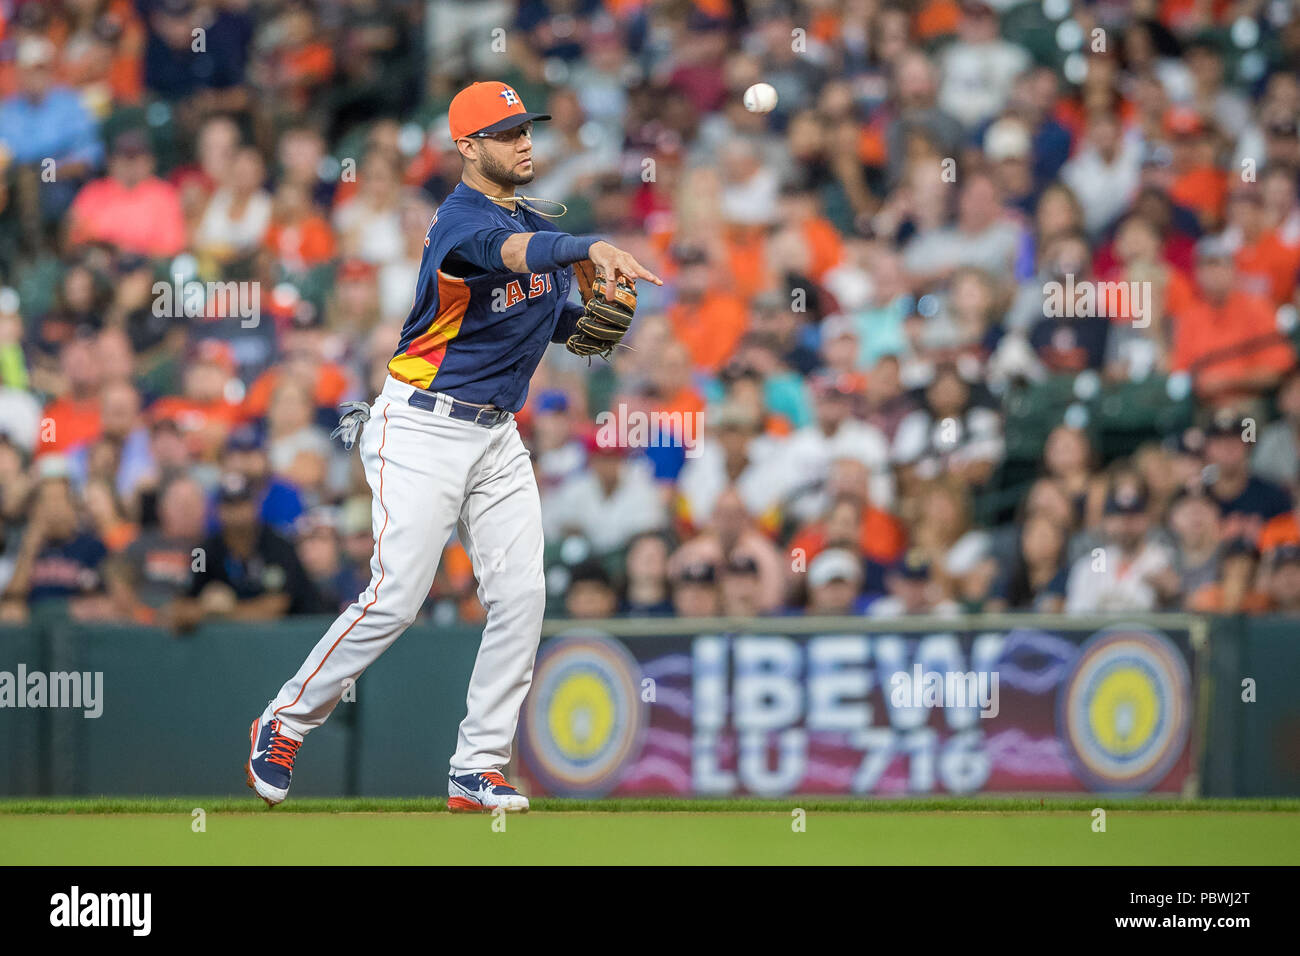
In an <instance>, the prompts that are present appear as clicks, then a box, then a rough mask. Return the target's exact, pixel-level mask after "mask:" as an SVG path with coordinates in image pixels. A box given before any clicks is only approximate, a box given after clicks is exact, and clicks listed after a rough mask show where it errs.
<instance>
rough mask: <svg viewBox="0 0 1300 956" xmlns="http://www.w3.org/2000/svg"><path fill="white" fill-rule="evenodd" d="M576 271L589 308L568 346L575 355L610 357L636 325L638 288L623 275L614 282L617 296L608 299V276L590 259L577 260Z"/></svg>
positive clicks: (571, 336)
mask: <svg viewBox="0 0 1300 956" xmlns="http://www.w3.org/2000/svg"><path fill="white" fill-rule="evenodd" d="M573 272H574V276H575V277H576V278H577V280H578V291H579V292H580V293H581V294H582V302H583V305H584V306H586V310H585V311H584V312H583V314H582V317H581V318H579V319H578V324H577V328H576V331H575V332H574V333H573V334H572V335H570V336H569V340H568V341H567V342H565V343H564V346H565V348H567V349H568V350H569V351H570V352H572V353H573V354H574V355H582V356H585V357H586V358H591V357H592V356H593V355H599V356H601V357H602V358H609V356H610V354H611V353H612V352H613V351H614V349H615V348H616V347H617V346H618V344H619V343H620V342H621V341H622V340H623V336H624V335H626V334H627V330H628V329H629V328H631V326H632V316H633V315H635V314H636V289H635V288H634V287H633V285H632V283H631V281H629V280H628V279H625V278H623V277H621V276H620V277H619V279H618V282H617V284H616V285H615V286H614V298H613V299H610V300H606V298H605V277H604V276H602V275H597V274H596V269H595V267H594V266H593V265H592V264H591V261H590V260H584V261H582V262H579V263H576V264H575V265H574V267H573Z"/></svg>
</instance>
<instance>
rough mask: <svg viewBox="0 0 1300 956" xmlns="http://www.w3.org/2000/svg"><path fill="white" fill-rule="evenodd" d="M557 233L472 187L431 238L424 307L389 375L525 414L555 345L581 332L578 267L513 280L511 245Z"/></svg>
mask: <svg viewBox="0 0 1300 956" xmlns="http://www.w3.org/2000/svg"><path fill="white" fill-rule="evenodd" d="M547 231H555V227H554V226H553V225H551V223H550V222H549V221H548V220H547V219H545V218H544V217H542V216H539V215H537V214H536V213H534V212H532V211H530V210H528V209H525V208H523V206H522V205H519V204H517V205H516V207H515V211H513V212H512V211H511V210H510V209H509V208H507V207H504V206H501V205H498V204H497V203H494V202H492V201H491V200H490V199H488V198H487V197H486V196H484V195H483V194H482V193H480V192H478V191H477V190H475V189H470V188H469V187H468V186H466V185H465V184H464V183H461V184H460V185H458V186H457V187H456V188H455V189H454V190H452V192H451V195H450V196H448V197H447V198H446V200H444V201H443V203H442V205H441V206H439V207H438V212H437V214H436V215H435V216H434V217H433V221H432V222H431V223H430V224H429V232H428V235H426V236H425V237H424V256H423V258H422V259H421V260H420V277H419V279H418V281H417V284H416V288H415V305H414V306H413V307H412V309H411V314H410V315H409V316H407V319H406V324H405V325H403V326H402V340H401V342H400V343H398V346H397V351H396V352H395V353H394V355H393V357H392V359H391V360H390V361H389V363H388V371H389V373H390V374H391V375H392V376H393V377H394V378H396V379H398V380H399V381H402V382H406V383H408V384H410V385H414V386H415V387H416V388H421V389H428V390H430V391H435V392H444V393H446V394H448V395H450V396H452V397H453V398H457V399H460V400H461V401H463V402H474V403H475V404H478V405H495V406H497V407H498V408H504V409H506V410H507V411H511V412H517V411H519V409H520V408H522V407H523V404H524V399H525V398H527V397H528V381H529V379H530V378H532V375H533V372H534V371H535V370H536V369H537V366H538V364H539V363H540V362H541V360H542V352H544V351H545V349H546V346H547V345H548V344H550V343H551V342H563V341H565V340H566V339H567V338H568V337H569V336H570V335H571V334H572V333H573V327H574V324H575V323H576V321H577V319H578V317H579V316H580V315H581V314H582V308H581V306H579V305H577V304H576V303H570V302H568V298H569V288H570V286H571V285H572V282H573V268H572V267H571V266H569V267H565V268H564V269H561V270H559V271H557V272H544V273H527V272H511V271H510V270H509V269H507V268H506V267H505V264H504V263H503V262H502V261H501V246H502V245H503V244H504V243H505V241H506V240H507V239H509V238H510V236H511V235H512V234H514V233H521V232H547Z"/></svg>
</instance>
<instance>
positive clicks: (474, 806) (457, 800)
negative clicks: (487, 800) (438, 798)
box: [447, 797, 487, 813]
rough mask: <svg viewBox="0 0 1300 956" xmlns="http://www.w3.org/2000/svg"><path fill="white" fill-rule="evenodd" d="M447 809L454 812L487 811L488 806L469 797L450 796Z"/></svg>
mask: <svg viewBox="0 0 1300 956" xmlns="http://www.w3.org/2000/svg"><path fill="white" fill-rule="evenodd" d="M447 809H448V810H450V811H451V812H452V813H486V812H487V807H485V806H483V804H481V803H479V802H478V801H477V800H471V799H470V798H469V797H448V798H447Z"/></svg>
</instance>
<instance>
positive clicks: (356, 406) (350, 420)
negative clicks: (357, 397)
mask: <svg viewBox="0 0 1300 956" xmlns="http://www.w3.org/2000/svg"><path fill="white" fill-rule="evenodd" d="M339 408H346V409H348V411H346V412H344V413H343V415H342V417H340V418H339V425H338V427H337V428H335V429H334V430H333V431H332V432H330V438H339V437H342V439H343V447H344V448H346V449H347V450H348V451H351V450H352V446H353V445H355V444H356V443H357V436H358V435H359V434H361V426H362V425H364V424H365V423H366V422H368V421H370V405H369V403H367V402H344V403H343V404H342V405H340V406H339Z"/></svg>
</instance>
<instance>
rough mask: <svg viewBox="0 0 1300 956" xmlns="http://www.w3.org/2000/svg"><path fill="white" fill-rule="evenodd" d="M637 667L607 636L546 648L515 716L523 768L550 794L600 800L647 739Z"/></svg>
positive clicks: (566, 640) (562, 641)
mask: <svg viewBox="0 0 1300 956" xmlns="http://www.w3.org/2000/svg"><path fill="white" fill-rule="evenodd" d="M640 685H641V669H640V666H639V665H638V664H637V661H636V659H635V658H634V657H632V655H631V654H629V653H628V652H627V650H626V648H624V647H623V645H622V644H620V643H618V642H617V641H615V640H612V639H610V638H605V637H581V638H577V637H572V638H557V639H556V640H553V641H551V642H549V643H547V644H545V645H543V647H542V650H541V653H540V654H539V655H538V659H537V666H536V668H535V670H534V673H533V688H532V691H531V692H530V693H529V695H528V700H527V701H526V702H525V704H524V709H523V712H522V714H521V715H520V729H519V743H520V747H521V750H522V752H523V757H524V760H525V762H526V764H527V767H528V770H529V771H530V772H531V773H532V774H533V775H534V776H535V777H536V778H537V779H538V781H539V782H540V783H541V784H542V785H543V786H544V787H545V788H546V789H547V791H548V792H549V793H553V794H557V795H570V796H599V795H601V794H604V793H607V792H609V791H610V790H611V789H613V787H614V786H615V785H616V784H617V783H618V780H619V777H620V775H621V773H622V771H623V769H624V767H625V766H626V764H627V763H628V761H629V760H631V759H632V758H634V757H635V756H636V755H637V754H639V753H640V751H641V743H642V739H643V737H644V733H645V717H644V707H643V705H642V703H641V699H640V695H639V689H640Z"/></svg>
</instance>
